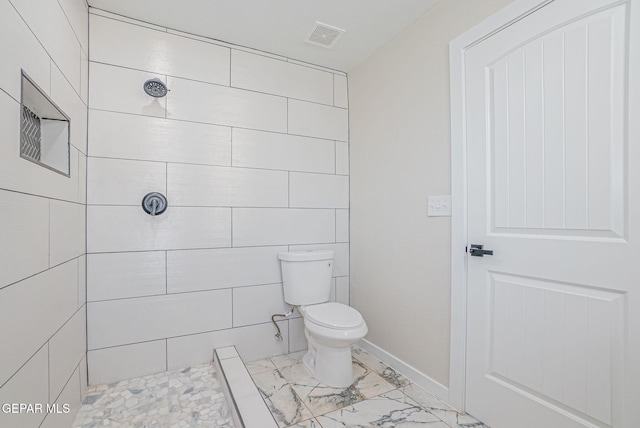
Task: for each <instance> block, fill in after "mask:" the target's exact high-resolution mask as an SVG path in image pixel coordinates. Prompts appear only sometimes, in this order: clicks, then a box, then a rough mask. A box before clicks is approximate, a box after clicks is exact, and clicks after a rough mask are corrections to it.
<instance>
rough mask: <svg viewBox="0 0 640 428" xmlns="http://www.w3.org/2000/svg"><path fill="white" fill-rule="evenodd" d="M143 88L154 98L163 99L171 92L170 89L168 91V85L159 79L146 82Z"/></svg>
mask: <svg viewBox="0 0 640 428" xmlns="http://www.w3.org/2000/svg"><path fill="white" fill-rule="evenodd" d="M142 87H143V88H144V91H145V92H146V93H147V94H148V95H151V96H152V97H154V98H162V97H164V96H165V95H167V92H168V91H169V89H167V85H165V84H164V82H163V81H162V80H160V79H158V78H155V79H149V80H147V81H146V82H144V85H143V86H142Z"/></svg>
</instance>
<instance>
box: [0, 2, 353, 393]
mask: <svg viewBox="0 0 640 428" xmlns="http://www.w3.org/2000/svg"><path fill="white" fill-rule="evenodd" d="M90 14H91V17H90V34H91V38H90V47H91V55H90V57H89V60H90V65H89V67H90V70H91V84H90V87H89V100H90V104H89V129H88V135H89V144H88V154H89V162H88V165H89V166H88V168H89V169H88V205H89V206H88V209H87V226H88V227H87V230H88V237H87V238H88V239H87V245H88V253H89V254H88V255H87V277H88V280H87V281H88V282H87V289H88V295H87V298H88V301H89V303H88V314H87V323H88V364H89V382H90V383H100V382H111V381H114V380H118V379H124V378H127V377H131V376H141V375H145V374H150V373H154V372H157V371H162V370H166V369H169V370H172V369H178V368H182V367H186V366H189V365H193V364H201V363H205V362H207V361H211V360H212V356H213V355H212V351H213V348H214V347H221V346H227V345H235V346H236V348H237V349H238V351H239V352H240V354H241V356H242V357H243V358H244V359H245V360H255V359H259V358H265V357H268V356H273V355H279V354H283V353H287V352H293V351H298V350H301V349H304V348H305V347H306V342H305V338H304V328H303V322H302V319H301V318H300V315H299V314H298V313H297V312H296V313H294V315H293V316H292V317H290V318H289V319H285V320H282V321H279V322H278V325H279V326H280V329H281V332H282V340H277V339H276V338H275V337H274V335H275V332H276V331H275V327H274V325H273V324H272V323H271V315H272V314H275V313H283V312H286V311H287V310H288V309H289V306H288V305H286V303H285V302H284V298H283V293H282V275H281V271H280V262H279V260H278V253H280V252H284V251H288V250H297V249H314V248H323V249H324V248H330V249H332V250H334V251H335V252H336V261H335V269H334V274H333V275H334V277H335V278H334V279H333V282H332V299H333V300H336V299H339V300H340V301H343V302H346V303H348V295H349V281H348V275H349V234H348V214H349V177H348V174H349V169H348V162H349V160H348V129H347V126H348V125H347V117H348V111H347V87H346V83H347V81H346V76H345V75H344V74H340V73H334V72H332V71H330V70H325V69H320V68H318V67H314V66H309V65H306V64H303V63H299V62H295V61H289V60H287V59H286V58H281V57H277V56H274V55H269V54H265V53H262V52H255V51H252V50H250V49H246V48H241V47H234V46H231V45H227V44H225V43H222V42H217V41H212V40H209V39H205V38H201V37H197V36H193V35H188V34H184V33H180V32H177V31H173V30H170V29H165V28H162V27H158V26H153V25H149V24H146V23H142V22H137V21H134V20H131V19H127V18H123V17H120V16H116V15H111V14H109V13H106V12H103V11H98V10H95V11H94V10H91V12H90ZM0 19H1V18H0ZM160 44H161V45H162V46H164V47H166V49H163V50H162V52H160V51H159V50H158V49H155V48H154V46H159V45H160ZM151 78H158V79H160V80H162V81H163V82H166V83H167V87H168V89H169V92H168V94H167V96H166V97H164V98H160V99H153V98H151V97H149V96H147V95H146V94H145V93H144V91H143V90H142V84H143V83H144V81H145V80H147V79H151ZM0 162H1V160H0ZM152 191H157V192H161V193H164V194H165V195H166V196H167V200H168V203H169V208H168V209H167V211H166V212H165V213H164V214H162V215H160V216H157V217H151V216H149V215H147V214H145V213H144V212H143V210H142V208H141V206H140V203H141V200H142V197H143V196H144V195H145V194H146V193H148V192H152ZM0 227H1V226H0Z"/></svg>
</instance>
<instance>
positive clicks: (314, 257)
mask: <svg viewBox="0 0 640 428" xmlns="http://www.w3.org/2000/svg"><path fill="white" fill-rule="evenodd" d="M278 258H279V259H280V263H281V266H282V283H283V287H284V300H285V302H287V303H288V304H290V305H293V306H296V307H297V308H298V310H299V311H300V313H301V314H302V316H303V318H304V333H305V336H306V338H307V343H308V345H309V351H308V352H307V353H306V355H305V356H304V358H303V360H302V361H303V363H304V365H305V367H307V369H308V370H309V371H310V372H311V374H312V375H313V376H314V377H315V378H316V379H317V380H319V381H320V382H322V383H324V384H326V385H329V386H332V387H335V388H346V387H348V386H349V385H351V383H352V382H353V369H352V367H351V345H352V344H354V343H356V342H357V341H358V340H360V339H362V338H363V337H364V336H365V335H366V334H367V331H368V329H367V324H366V323H365V322H364V319H362V315H360V312H358V311H357V310H355V309H353V308H352V307H350V306H347V305H343V304H342V303H335V302H329V295H330V293H331V271H332V270H333V251H294V252H288V253H280V254H278Z"/></svg>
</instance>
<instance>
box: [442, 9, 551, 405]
mask: <svg viewBox="0 0 640 428" xmlns="http://www.w3.org/2000/svg"><path fill="white" fill-rule="evenodd" d="M553 1H555V0H515V1H514V2H513V3H511V4H509V5H507V6H506V7H505V8H503V9H501V10H500V11H498V12H497V13H495V14H494V15H492V16H490V17H489V18H487V19H486V20H484V21H482V22H481V23H479V24H478V25H476V26H474V27H472V28H471V29H469V30H468V31H466V32H465V33H463V34H461V35H460V36H458V37H456V38H455V39H453V40H452V41H451V42H450V43H449V66H450V91H451V207H452V210H451V344H450V357H449V363H450V369H449V400H448V401H449V403H450V404H451V405H453V406H454V407H455V408H456V409H458V410H461V411H464V410H465V406H466V402H465V393H466V356H467V355H466V353H467V256H466V252H465V248H466V246H467V153H466V144H467V141H466V134H465V132H466V128H465V122H466V116H465V112H466V105H465V83H464V82H465V72H464V64H465V63H464V56H465V52H466V50H467V49H469V48H471V47H473V46H474V45H476V44H477V43H479V42H481V41H482V40H484V39H486V38H487V37H490V36H491V35H492V34H495V33H497V32H499V31H501V30H503V29H504V28H506V27H508V26H510V25H512V24H513V23H515V22H517V21H519V20H521V19H522V18H524V17H526V16H527V15H530V14H531V13H533V12H535V11H536V10H538V9H540V8H542V7H544V6H546V5H548V4H549V3H551V2H553Z"/></svg>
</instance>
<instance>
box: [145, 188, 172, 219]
mask: <svg viewBox="0 0 640 428" xmlns="http://www.w3.org/2000/svg"><path fill="white" fill-rule="evenodd" d="M167 206H168V204H167V198H166V197H165V196H164V195H163V194H162V193H158V192H151V193H147V194H146V195H145V196H144V198H142V209H143V210H144V212H146V213H147V214H149V215H152V216H156V215H160V214H162V213H163V212H165V211H166V210H167Z"/></svg>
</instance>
